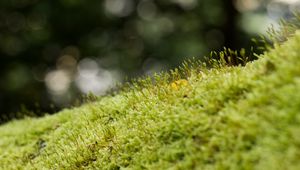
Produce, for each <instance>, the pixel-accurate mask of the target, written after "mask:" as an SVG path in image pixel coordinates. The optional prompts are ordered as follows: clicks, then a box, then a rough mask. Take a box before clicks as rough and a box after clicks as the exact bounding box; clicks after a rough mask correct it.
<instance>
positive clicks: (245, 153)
mask: <svg viewBox="0 0 300 170" xmlns="http://www.w3.org/2000/svg"><path fill="white" fill-rule="evenodd" d="M299 48H300V32H299V31H296V32H295V34H293V37H291V38H289V39H288V40H287V41H285V42H284V43H282V42H280V44H278V43H277V44H275V45H274V49H271V50H270V51H268V52H266V53H265V54H263V55H261V56H259V59H258V60H256V61H254V62H250V63H248V64H246V65H245V66H243V67H242V66H235V67H230V66H226V65H225V66H224V65H222V66H220V67H215V68H211V69H206V68H204V67H203V65H201V64H198V65H197V64H195V63H194V65H193V66H188V65H187V64H184V65H183V67H182V68H179V69H175V70H173V71H172V72H171V73H170V74H169V73H162V74H160V75H155V76H154V77H153V78H144V79H141V80H138V81H136V82H134V83H132V84H130V87H128V88H127V89H126V90H122V91H120V92H119V93H117V94H116V95H114V96H106V97H103V98H101V99H99V100H96V99H95V101H94V102H91V103H87V104H85V105H83V106H81V107H79V108H74V109H68V110H64V111H62V112H60V113H57V114H55V115H52V116H46V117H43V118H27V119H24V120H18V121H12V122H10V123H7V124H5V125H2V126H1V127H0V167H1V169H300V163H299V161H298V160H299V157H300V138H299V132H300V126H299V123H300V115H299V111H300V77H299V75H300V67H299V66H300V60H299V56H300V51H299ZM226 62H227V61H226ZM199 67H201V68H199ZM153 82H155V83H153Z"/></svg>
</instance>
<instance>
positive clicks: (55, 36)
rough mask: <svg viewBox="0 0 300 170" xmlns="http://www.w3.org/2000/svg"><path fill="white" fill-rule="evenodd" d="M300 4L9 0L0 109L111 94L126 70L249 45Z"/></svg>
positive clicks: (151, 68) (162, 66) (2, 4)
mask: <svg viewBox="0 0 300 170" xmlns="http://www.w3.org/2000/svg"><path fill="white" fill-rule="evenodd" d="M278 4H279V5H278ZM280 4H281V5H280ZM282 4H285V5H282ZM291 4H292V5H291ZM295 4H296V5H295ZM276 5H277V6H276ZM297 5H298V6H299V3H297V2H296V1H295V2H292V0H289V2H288V3H287V2H283V1H280V0H274V1H270V0H268V1H267V0H266V1H262V0H235V1H230V0H228V1H224V0H202V1H200V0H199V1H198V0H103V1H97V0H89V1H84V0H57V1H42V0H1V1H0V56H1V62H0V68H1V69H0V77H1V79H0V113H1V114H2V115H3V114H5V115H7V114H6V113H10V112H15V111H18V110H19V109H20V107H19V106H20V105H21V104H24V105H25V106H27V107H29V108H30V109H35V110H36V112H37V110H39V109H40V111H41V112H53V111H54V110H56V108H61V107H65V106H67V105H69V104H70V103H72V101H74V99H76V98H78V96H79V94H81V93H88V92H93V93H95V94H98V95H101V94H105V92H106V91H107V90H108V89H109V88H110V87H112V86H113V85H114V83H115V82H116V81H122V79H123V77H124V76H129V77H133V76H138V75H142V74H151V73H153V72H155V71H160V70H166V69H169V68H171V67H174V66H176V65H178V64H179V63H180V62H182V61H183V60H184V59H186V58H188V57H201V56H204V55H206V54H207V53H208V52H209V51H210V50H218V49H221V48H222V47H223V46H227V47H231V48H233V49H237V48H240V47H242V46H249V44H248V43H249V41H247V40H248V39H249V38H248V37H250V36H252V35H253V34H255V33H256V32H255V31H253V30H255V29H258V28H262V25H263V24H264V23H267V22H265V21H267V20H268V19H266V18H267V17H266V11H267V12H268V14H272V15H277V14H278V13H280V11H279V9H280V10H281V8H282V7H288V8H292V7H293V8H295V6H297ZM295 9H298V8H295ZM276 10H277V12H276ZM270 11H271V12H270ZM274 11H275V12H274ZM278 11H279V12H278ZM286 11H291V10H290V9H287V10H285V12H286ZM272 12H273V13H272ZM286 14H289V12H286V13H284V14H283V13H282V12H281V13H280V16H282V15H286ZM278 15H279V14H278ZM256 22H263V23H256ZM245 40H246V41H245ZM52 104H53V106H54V109H53V107H52Z"/></svg>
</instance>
